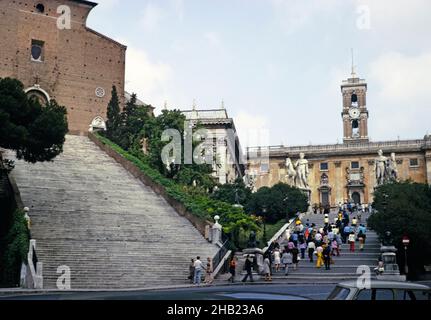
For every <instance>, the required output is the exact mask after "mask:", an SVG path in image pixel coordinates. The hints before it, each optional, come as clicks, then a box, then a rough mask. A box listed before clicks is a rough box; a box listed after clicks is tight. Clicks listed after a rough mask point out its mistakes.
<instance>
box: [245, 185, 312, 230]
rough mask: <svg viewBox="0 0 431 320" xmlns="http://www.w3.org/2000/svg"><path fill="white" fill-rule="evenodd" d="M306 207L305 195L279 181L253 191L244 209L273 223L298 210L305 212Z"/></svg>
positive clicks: (290, 215) (288, 216)
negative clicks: (270, 186)
mask: <svg viewBox="0 0 431 320" xmlns="http://www.w3.org/2000/svg"><path fill="white" fill-rule="evenodd" d="M307 207H308V203H307V196H306V195H304V193H302V191H301V190H299V189H297V188H294V187H291V186H289V185H287V184H284V183H279V184H276V185H275V186H273V187H272V188H268V187H263V188H260V189H259V190H258V191H257V192H256V193H253V194H252V195H251V197H250V200H249V201H248V202H247V204H246V206H245V209H246V212H247V213H249V214H254V215H258V216H264V217H265V219H266V221H267V222H270V223H275V222H277V221H279V220H281V219H287V218H290V217H292V216H294V215H295V214H296V213H297V212H298V211H300V212H305V211H306V210H307ZM264 209H266V212H265V213H264Z"/></svg>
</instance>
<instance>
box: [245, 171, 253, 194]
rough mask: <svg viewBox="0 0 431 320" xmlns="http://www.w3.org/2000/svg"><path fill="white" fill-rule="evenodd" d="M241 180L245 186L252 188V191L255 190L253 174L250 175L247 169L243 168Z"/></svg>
mask: <svg viewBox="0 0 431 320" xmlns="http://www.w3.org/2000/svg"><path fill="white" fill-rule="evenodd" d="M243 181H244V184H245V186H246V187H247V188H249V189H250V190H252V192H256V191H255V189H256V186H255V181H254V176H253V175H251V174H250V172H249V171H248V170H245V174H244V177H243Z"/></svg>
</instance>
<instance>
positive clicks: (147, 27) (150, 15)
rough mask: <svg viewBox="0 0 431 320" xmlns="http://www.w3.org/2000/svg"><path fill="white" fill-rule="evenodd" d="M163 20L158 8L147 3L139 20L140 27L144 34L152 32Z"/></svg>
mask: <svg viewBox="0 0 431 320" xmlns="http://www.w3.org/2000/svg"><path fill="white" fill-rule="evenodd" d="M162 18H163V11H162V9H161V8H160V7H158V6H156V5H154V4H153V3H151V2H149V3H147V5H146V6H145V8H144V10H143V12H142V18H141V20H140V22H139V23H140V26H141V27H142V28H143V29H144V31H146V32H152V31H154V30H156V29H157V28H158V26H159V24H160V21H161V20H162Z"/></svg>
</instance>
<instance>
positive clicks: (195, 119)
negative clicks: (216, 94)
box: [181, 107, 245, 184]
mask: <svg viewBox="0 0 431 320" xmlns="http://www.w3.org/2000/svg"><path fill="white" fill-rule="evenodd" d="M181 112H182V113H183V114H184V115H185V117H186V120H187V121H190V123H191V125H192V126H195V125H196V124H198V123H199V124H200V125H201V126H202V127H203V128H204V129H206V130H207V131H208V136H209V137H210V138H211V139H212V141H211V146H209V147H212V148H213V150H212V154H213V164H212V166H213V176H214V178H216V179H217V180H218V182H219V183H220V184H226V183H232V182H234V181H235V179H236V178H242V177H243V176H244V168H245V166H244V163H243V161H244V158H243V152H242V149H241V145H240V143H239V139H238V136H237V134H236V128H235V124H234V121H233V119H232V118H229V116H228V114H227V112H226V109H224V108H221V109H212V110H196V108H195V107H193V110H185V111H181Z"/></svg>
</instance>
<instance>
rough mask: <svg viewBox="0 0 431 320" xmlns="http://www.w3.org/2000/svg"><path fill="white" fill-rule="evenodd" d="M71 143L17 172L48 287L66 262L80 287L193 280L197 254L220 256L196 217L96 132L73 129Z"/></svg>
mask: <svg viewBox="0 0 431 320" xmlns="http://www.w3.org/2000/svg"><path fill="white" fill-rule="evenodd" d="M63 149H64V152H63V154H61V155H60V156H58V157H57V158H56V159H55V160H54V161H53V162H44V163H37V164H29V163H25V162H23V161H18V160H17V161H16V167H15V170H14V171H13V175H14V177H15V180H16V181H17V184H18V187H19V188H20V191H21V196H22V199H23V202H24V204H25V205H26V206H28V207H30V209H31V211H30V217H31V218H32V236H33V238H35V239H36V240H37V255H38V258H39V261H42V262H43V264H44V279H45V288H55V287H56V281H57V278H58V276H59V275H58V274H57V267H58V266H60V265H68V266H69V267H70V268H71V272H72V287H74V288H81V289H85V288H89V289H90V288H92V289H99V288H103V289H111V288H118V289H121V288H129V287H131V288H136V287H144V286H157V285H160V284H165V285H167V284H174V283H178V284H185V283H187V279H186V278H187V275H188V265H189V262H190V258H192V257H196V256H197V255H200V256H202V257H204V258H205V257H208V256H209V257H213V256H214V255H215V253H216V252H217V249H218V248H217V247H216V246H214V245H212V244H210V243H208V242H207V241H206V240H205V239H203V237H202V235H201V234H200V233H199V232H198V231H197V230H196V229H195V228H194V227H193V226H192V225H191V224H190V222H189V221H187V220H186V219H185V218H184V217H181V216H179V215H178V214H177V212H175V210H174V209H173V208H172V207H170V206H169V204H168V203H167V202H166V201H165V200H164V199H163V198H162V197H160V196H159V195H157V194H155V193H154V192H153V191H152V190H151V189H150V188H148V187H147V186H145V185H144V184H142V183H141V182H140V181H139V180H137V179H135V178H134V177H133V176H132V175H131V174H130V173H129V172H127V171H126V170H125V169H124V168H123V167H122V166H121V165H119V164H118V163H117V162H116V161H114V160H113V159H112V158H110V157H109V156H108V155H107V154H105V153H104V152H102V151H101V150H100V149H99V148H98V147H97V146H96V145H95V144H93V143H92V142H91V141H90V140H89V139H88V138H86V137H78V136H70V135H68V136H67V137H66V143H65V144H64V148H63ZM7 156H8V158H14V156H13V153H10V152H9V153H8V155H7ZM172 270H175V272H172Z"/></svg>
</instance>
